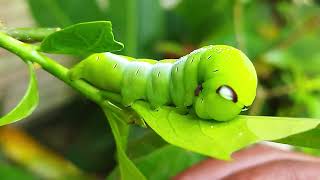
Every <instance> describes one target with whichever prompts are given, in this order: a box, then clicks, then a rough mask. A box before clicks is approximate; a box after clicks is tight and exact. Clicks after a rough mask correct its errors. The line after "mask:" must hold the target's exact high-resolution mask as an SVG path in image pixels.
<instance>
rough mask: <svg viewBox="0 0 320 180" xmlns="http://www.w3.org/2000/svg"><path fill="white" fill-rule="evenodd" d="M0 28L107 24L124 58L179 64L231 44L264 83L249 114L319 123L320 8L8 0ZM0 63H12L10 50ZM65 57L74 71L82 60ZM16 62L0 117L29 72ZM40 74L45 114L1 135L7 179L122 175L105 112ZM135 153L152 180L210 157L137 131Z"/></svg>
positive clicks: (268, 2)
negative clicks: (213, 47) (117, 172)
mask: <svg viewBox="0 0 320 180" xmlns="http://www.w3.org/2000/svg"><path fill="white" fill-rule="evenodd" d="M0 20H1V21H2V23H3V24H4V25H6V26H10V27H12V26H15V27H18V26H41V27H65V26H68V25H71V24H74V23H78V22H85V21H95V20H110V21H112V24H113V29H114V33H115V37H116V39H117V40H119V41H121V42H123V43H124V44H125V49H124V50H123V51H121V52H120V53H121V54H125V55H129V56H133V57H140V58H154V59H157V58H158V59H163V58H178V57H180V56H183V55H185V54H187V53H189V52H191V51H192V50H194V49H196V48H199V47H201V46H205V45H209V44H227V45H232V46H235V47H237V48H239V49H241V50H242V51H244V52H245V53H246V54H247V55H248V57H249V58H250V59H251V60H252V61H253V63H254V65H255V67H256V70H257V73H258V77H259V88H258V94H257V98H256V100H255V103H254V104H253V106H252V107H251V109H250V111H249V112H247V113H248V114H250V115H268V116H293V117H312V118H320V73H319V72H320V50H319V49H320V2H319V1H317V0H314V1H313V0H292V1H290V0H279V1H277V0H260V1H251V0H228V1H226V0H215V1H212V0H198V1H194V0H1V2H0ZM0 55H1V59H3V57H4V59H5V58H7V59H14V58H15V57H14V56H11V55H9V54H7V52H4V51H3V50H1V51H0ZM59 58H60V59H63V60H62V61H61V62H62V63H63V64H64V65H67V66H70V65H71V64H72V63H74V62H76V61H78V60H77V59H75V58H70V57H63V58H62V57H61V56H60V57H59ZM13 61H14V60H13ZM16 62H17V64H13V62H11V61H7V60H6V59H5V60H3V61H1V62H0V112H1V114H4V113H5V112H7V111H8V109H10V107H12V106H13V105H12V104H14V103H15V102H17V101H16V100H14V99H17V100H18V99H19V98H20V96H19V92H20V91H19V90H21V92H23V91H24V89H25V83H26V80H25V79H23V77H25V76H26V74H25V73H24V70H21V69H22V68H21V67H22V66H20V65H21V64H19V61H16ZM1 72H2V73H1ZM5 72H6V73H8V72H10V76H13V77H14V78H13V79H14V80H12V79H9V80H8V77H7V75H5V74H6V73H5ZM38 73H39V74H40V76H38V77H39V81H40V92H41V99H40V100H41V101H40V103H41V105H40V108H39V109H38V110H37V111H36V113H35V115H34V116H32V117H30V118H28V119H27V120H26V121H21V122H19V123H16V124H13V125H10V126H6V127H3V128H1V129H0V177H1V179H104V178H105V177H106V176H107V174H109V173H110V172H111V171H112V169H113V168H114V167H115V158H114V155H113V153H114V150H115V146H114V141H113V137H112V134H111V132H110V128H109V127H108V124H107V121H106V119H105V117H104V115H103V113H102V112H101V111H100V110H99V109H98V107H97V106H96V105H94V104H93V103H91V102H89V101H88V100H86V99H84V98H82V97H79V96H78V95H77V94H74V93H73V92H71V91H72V90H70V89H69V88H68V87H66V85H64V84H63V83H61V82H59V81H57V80H55V79H54V78H52V77H50V75H44V74H45V73H44V72H42V71H41V70H39V71H38ZM21 79H22V80H21ZM10 82H11V83H10ZM17 89H18V90H17ZM11 101H13V102H11ZM299 150H303V151H305V152H307V153H312V154H315V155H317V154H318V155H319V154H320V151H317V150H312V149H302V148H299ZM128 154H129V156H130V157H131V158H133V159H135V162H136V163H137V164H138V167H139V168H140V169H141V170H142V171H143V172H144V173H147V174H149V175H147V176H148V177H151V179H166V178H168V177H169V176H173V175H174V174H175V173H177V172H179V171H182V170H183V169H184V168H186V167H188V166H190V165H192V164H193V163H195V162H198V161H199V160H201V159H203V158H204V157H202V156H200V155H197V154H194V153H191V152H187V151H185V150H182V149H180V148H175V147H172V146H168V145H165V143H164V142H163V141H162V140H161V139H160V138H159V137H158V136H157V135H156V134H154V133H153V132H152V131H151V130H148V129H142V128H138V127H133V128H132V130H131V135H130V139H129V146H128ZM173 161H174V162H175V163H173V164H172V162H173ZM170 163H171V165H170V166H169V164H170ZM151 171H152V172H151Z"/></svg>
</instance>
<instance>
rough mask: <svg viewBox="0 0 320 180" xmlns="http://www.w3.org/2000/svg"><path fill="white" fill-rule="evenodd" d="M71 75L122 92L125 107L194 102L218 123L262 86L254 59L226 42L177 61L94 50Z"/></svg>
mask: <svg viewBox="0 0 320 180" xmlns="http://www.w3.org/2000/svg"><path fill="white" fill-rule="evenodd" d="M70 77H71V78H72V79H79V78H81V79H84V80H86V81H88V82H89V83H91V84H93V85H94V86H96V87H97V88H100V89H103V90H107V91H110V92H114V93H118V94H120V95H121V97H122V103H123V105H126V106H130V105H131V104H132V103H133V102H134V101H136V100H145V101H148V102H149V103H150V104H151V105H152V106H153V107H159V106H162V105H174V106H176V107H190V106H192V108H193V110H194V112H195V114H196V115H197V116H198V117H200V118H203V119H214V120H218V121H227V120H230V119H232V118H234V117H235V116H236V115H238V114H239V113H240V112H241V110H243V109H245V108H246V107H248V106H250V105H251V104H252V102H253V100H254V98H255V96H256V88H257V75H256V71H255V68H254V66H253V64H252V63H251V61H250V60H249V59H248V58H247V56H246V55H245V54H243V53H242V52H241V51H240V50H238V49H235V48H233V47H230V46H225V45H214V46H213V45H212V46H206V47H203V48H201V49H198V50H195V51H193V52H191V53H190V54H188V55H186V56H183V57H181V58H179V59H177V60H162V61H156V60H150V59H134V58H130V57H125V56H120V55H115V54H112V53H99V54H93V55H91V56H89V57H88V58H86V59H85V60H83V61H81V62H80V63H79V64H77V65H76V66H75V67H74V68H72V70H71V71H70Z"/></svg>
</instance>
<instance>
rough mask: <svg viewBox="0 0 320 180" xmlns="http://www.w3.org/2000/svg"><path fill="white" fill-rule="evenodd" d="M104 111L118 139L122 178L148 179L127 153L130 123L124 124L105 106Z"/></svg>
mask: <svg viewBox="0 0 320 180" xmlns="http://www.w3.org/2000/svg"><path fill="white" fill-rule="evenodd" d="M103 111H104V112H105V115H106V116H107V118H108V121H109V124H110V127H111V130H112V133H113V135H114V139H115V141H116V146H117V158H118V163H119V167H120V174H121V179H123V180H127V179H131V180H144V179H146V178H145V177H144V175H143V174H142V173H141V172H140V171H139V169H138V168H137V167H136V166H135V164H134V163H133V162H132V161H131V160H130V159H129V158H128V156H127V155H126V153H125V146H126V141H127V135H128V124H124V123H123V121H121V119H119V117H118V116H117V115H116V114H115V113H113V112H112V111H109V110H108V109H106V108H103Z"/></svg>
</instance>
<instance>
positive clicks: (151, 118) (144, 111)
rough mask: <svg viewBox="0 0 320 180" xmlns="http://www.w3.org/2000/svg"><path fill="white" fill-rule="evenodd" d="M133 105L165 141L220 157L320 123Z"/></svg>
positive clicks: (228, 156) (225, 157) (302, 119)
mask: <svg viewBox="0 0 320 180" xmlns="http://www.w3.org/2000/svg"><path fill="white" fill-rule="evenodd" d="M132 107H133V109H135V110H136V111H137V112H138V113H139V114H140V115H141V116H142V117H143V118H144V120H145V121H146V122H147V124H148V125H149V126H150V127H151V128H152V129H153V130H154V131H155V132H157V133H158V134H159V135H160V136H161V137H162V138H163V139H164V140H166V141H167V142H169V143H171V144H173V145H176V146H179V147H182V148H185V149H188V150H191V151H194V152H198V153H201V154H204V155H208V156H211V157H214V158H219V159H230V155H231V154H232V153H233V152H234V151H237V150H239V149H241V148H243V147H246V146H248V145H250V144H253V143H256V142H259V141H264V140H269V141H270V140H276V139H281V138H284V137H288V136H290V135H293V134H297V133H301V132H304V131H307V130H310V129H313V128H315V127H316V126H317V125H318V124H320V120H317V119H306V118H282V117H264V116H238V117H237V118H235V119H233V120H231V121H228V122H215V121H205V120H202V119H199V118H197V117H195V116H192V115H181V114H179V113H178V112H177V111H176V109H175V108H173V107H167V106H164V107H161V108H158V109H157V110H155V111H152V110H151V109H150V106H149V104H148V103H145V102H142V101H138V102H136V103H135V104H133V106H132Z"/></svg>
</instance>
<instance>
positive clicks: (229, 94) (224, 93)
mask: <svg viewBox="0 0 320 180" xmlns="http://www.w3.org/2000/svg"><path fill="white" fill-rule="evenodd" d="M217 93H218V94H219V95H220V96H221V97H223V98H225V99H227V100H230V101H233V102H235V103H236V102H237V101H238V95H237V94H236V93H235V92H234V90H233V89H232V88H231V87H229V86H226V85H222V86H220V87H219V88H218V89H217Z"/></svg>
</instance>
